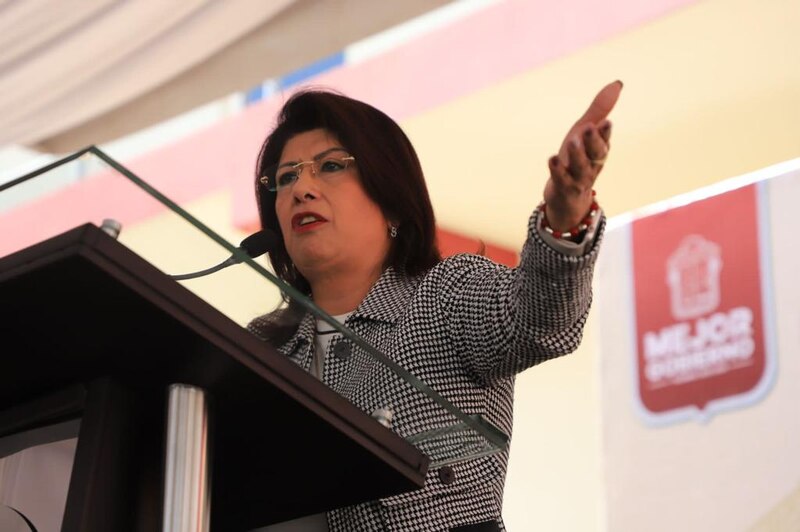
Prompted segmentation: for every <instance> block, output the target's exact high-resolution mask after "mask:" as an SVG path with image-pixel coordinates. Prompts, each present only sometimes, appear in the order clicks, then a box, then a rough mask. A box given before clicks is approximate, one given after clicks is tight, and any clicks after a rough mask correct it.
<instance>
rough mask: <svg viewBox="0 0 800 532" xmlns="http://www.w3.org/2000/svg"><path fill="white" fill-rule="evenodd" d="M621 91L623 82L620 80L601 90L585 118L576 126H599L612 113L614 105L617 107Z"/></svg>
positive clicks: (581, 118)
mask: <svg viewBox="0 0 800 532" xmlns="http://www.w3.org/2000/svg"><path fill="white" fill-rule="evenodd" d="M621 91H622V82H621V81H619V80H617V81H614V82H613V83H609V84H608V85H606V86H605V87H603V88H602V89H600V92H598V93H597V96H595V97H594V100H592V103H591V104H590V105H589V108H588V109H587V110H586V112H585V113H583V116H582V117H580V118H579V119H578V121H577V122H575V125H576V126H582V125H584V124H597V123H598V122H600V121H601V120H604V119H605V118H606V117H607V116H608V115H609V114H610V113H611V110H612V109H614V105H616V103H617V100H618V99H619V93H620V92H621Z"/></svg>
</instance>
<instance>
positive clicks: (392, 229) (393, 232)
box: [389, 225, 397, 238]
mask: <svg viewBox="0 0 800 532" xmlns="http://www.w3.org/2000/svg"><path fill="white" fill-rule="evenodd" d="M389 235H391V237H392V238H397V226H396V225H390V226H389Z"/></svg>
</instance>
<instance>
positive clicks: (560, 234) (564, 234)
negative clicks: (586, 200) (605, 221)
mask: <svg viewBox="0 0 800 532" xmlns="http://www.w3.org/2000/svg"><path fill="white" fill-rule="evenodd" d="M596 194H597V193H596V192H595V191H594V190H592V197H594V196H595V195H596ZM546 207H547V205H546V204H545V203H544V202H542V203H541V204H540V205H539V208H540V209H541V211H542V229H544V230H545V231H547V232H548V233H549V234H551V235H553V238H560V239H562V240H570V239H572V238H575V237H576V236H578V235H580V234H581V233H582V232H583V231H586V230H587V229H588V228H589V226H590V225H592V219H593V218H594V217H595V216H597V212H598V211H599V210H600V206H599V205H598V204H597V201H596V200H594V199H593V200H592V206H591V207H589V214H587V215H586V216H585V217H584V218H583V220H581V221H580V223H579V224H578V225H576V226H575V227H573V228H572V229H569V230H567V231H556V230H555V229H553V228H552V227H550V222H549V221H548V220H547V210H546V209H545V208H546Z"/></svg>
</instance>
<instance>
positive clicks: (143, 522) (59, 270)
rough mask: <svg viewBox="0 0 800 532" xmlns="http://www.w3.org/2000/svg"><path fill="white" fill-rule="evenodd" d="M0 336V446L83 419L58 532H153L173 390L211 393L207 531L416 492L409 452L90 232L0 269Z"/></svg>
mask: <svg viewBox="0 0 800 532" xmlns="http://www.w3.org/2000/svg"><path fill="white" fill-rule="evenodd" d="M0 328H1V329H2V331H3V334H2V342H3V344H2V345H3V349H2V356H0V437H3V436H8V435H12V434H19V433H25V432H26V431H33V430H36V429H40V428H42V427H47V426H53V425H57V424H59V423H63V422H66V421H69V420H77V419H80V429H79V432H78V444H77V450H76V453H75V461H74V463H73V468H72V476H71V479H70V487H69V493H68V496H67V504H66V510H65V515H64V521H63V526H62V530H63V531H64V532H71V531H76V532H77V531H81V532H94V531H97V532H101V531H102V532H106V531H109V530H115V531H124V530H131V531H145V530H146V531H152V530H158V529H161V527H162V523H163V518H164V515H165V512H169V511H170V508H165V507H164V506H165V504H164V503H163V501H164V499H165V488H164V486H165V478H166V476H167V475H168V474H171V473H169V471H170V467H171V466H170V462H169V460H170V459H168V458H165V448H166V445H167V439H168V438H167V436H166V434H165V433H166V432H167V426H168V423H167V402H168V388H169V386H170V385H171V384H174V383H181V384H186V385H190V386H192V387H197V388H199V389H201V390H203V391H204V392H205V398H206V402H207V404H208V412H209V416H208V423H207V427H205V428H206V429H207V431H208V435H209V437H208V440H207V441H208V443H207V447H206V446H205V444H204V448H203V449H202V451H203V452H204V453H205V455H204V456H205V457H206V458H207V461H205V462H204V463H205V464H206V466H205V467H207V477H208V479H209V484H210V488H211V489H210V495H209V501H210V507H211V512H210V515H211V517H210V519H211V529H212V530H223V531H245V530H249V529H252V528H255V527H258V526H263V525H266V524H271V523H275V522H280V521H284V520H288V519H292V518H294V517H298V516H301V515H308V514H313V513H317V512H322V511H325V510H329V509H333V508H337V507H342V506H346V505H350V504H355V503H358V502H362V501H367V500H373V499H376V498H380V497H386V496H389V495H392V494H396V493H400V492H403V491H408V490H412V489H416V488H419V487H421V486H422V485H423V484H424V479H425V474H426V471H427V468H428V458H427V457H426V456H425V455H423V454H422V453H421V452H420V451H419V450H417V449H416V448H415V447H414V446H412V445H411V444H409V443H408V442H406V441H405V440H403V439H402V438H400V437H399V436H397V435H395V434H394V433H393V432H391V431H390V430H388V429H386V428H384V427H383V426H381V425H380V424H379V423H378V422H377V421H375V420H373V419H371V418H370V417H369V416H368V415H367V414H365V413H363V412H361V411H360V410H358V409H357V408H356V407H355V406H353V405H352V404H350V403H349V402H348V401H346V400H345V399H343V398H342V397H340V396H339V395H337V394H336V393H335V392H333V391H331V390H329V389H328V388H327V387H325V386H324V385H323V384H322V383H320V382H319V381H318V380H316V379H314V378H313V377H312V376H310V375H309V374H306V373H305V372H304V371H303V370H302V369H300V368H299V367H297V366H296V365H295V364H294V363H292V362H290V361H289V360H287V359H286V358H284V357H283V356H281V355H279V354H278V353H276V352H275V351H274V350H272V349H271V348H270V347H268V346H267V345H265V344H264V343H263V342H261V341H260V340H258V339H257V338H255V337H254V336H252V335H251V334H250V333H249V332H248V331H246V330H245V329H243V328H242V327H241V326H239V325H237V324H236V323H234V322H233V321H231V320H230V319H228V318H227V317H225V316H223V315H222V314H221V313H220V312H218V311H217V310H216V309H214V308H213V307H212V306H210V305H209V304H208V303H206V302H205V301H203V300H202V299H200V298H198V297H197V296H195V295H194V294H192V293H191V292H190V291H188V290H187V289H185V288H184V287H182V286H180V285H179V284H177V283H176V282H175V281H173V280H171V279H170V278H169V277H168V276H167V275H165V274H164V273H162V272H160V271H159V270H157V269H156V268H155V267H153V266H152V265H151V264H149V263H148V262H146V261H145V260H144V259H142V258H141V257H139V256H138V255H136V254H135V253H133V252H132V251H131V250H129V249H128V248H126V247H125V246H123V245H122V244H120V243H119V242H117V241H116V240H114V239H113V238H112V237H110V236H108V235H107V234H105V233H104V232H103V231H101V230H100V229H99V228H97V227H96V226H94V225H84V226H81V227H78V228H75V229H73V230H71V231H68V232H66V233H63V234H61V235H59V236H56V237H54V238H51V239H49V240H46V241H43V242H40V243H39V244H36V245H34V246H31V247H29V248H27V249H24V250H22V251H18V252H16V253H14V254H12V255H9V256H6V257H4V258H2V259H0ZM178 454H179V455H180V454H181V453H178ZM202 474H203V472H201V476H202ZM169 489H173V488H168V489H166V490H167V491H169ZM34 525H35V523H34Z"/></svg>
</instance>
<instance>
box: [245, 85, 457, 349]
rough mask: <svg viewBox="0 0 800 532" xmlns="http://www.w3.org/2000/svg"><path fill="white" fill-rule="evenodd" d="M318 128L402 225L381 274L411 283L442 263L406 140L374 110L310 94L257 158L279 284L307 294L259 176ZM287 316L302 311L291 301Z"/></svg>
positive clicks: (302, 95)
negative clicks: (390, 271) (386, 271)
mask: <svg viewBox="0 0 800 532" xmlns="http://www.w3.org/2000/svg"><path fill="white" fill-rule="evenodd" d="M318 128H322V129H325V130H327V131H329V132H330V133H332V134H333V135H334V136H335V137H336V138H337V139H338V140H339V142H341V144H342V147H344V148H345V149H346V150H347V151H348V152H349V153H350V154H351V155H353V156H354V157H355V160H356V165H357V168H358V172H359V175H360V176H361V186H362V187H363V188H364V191H365V192H366V194H367V196H368V197H369V198H370V199H371V200H372V201H374V202H375V204H377V205H378V207H379V208H380V209H381V212H382V213H383V215H384V217H385V218H386V219H387V220H389V221H391V222H392V223H393V224H395V225H397V226H398V229H399V230H398V233H397V237H396V238H393V239H392V240H391V247H390V249H389V253H388V255H387V257H386V263H385V265H384V267H389V266H392V267H394V268H395V269H396V270H398V271H402V272H404V273H405V274H407V275H412V276H413V275H419V274H421V273H424V272H426V271H428V270H429V269H430V268H432V267H433V266H434V265H435V264H436V263H437V262H439V261H440V260H441V256H440V255H439V250H438V248H437V246H436V221H435V218H434V215H433V207H432V206H431V201H430V197H429V196H428V188H427V186H426V185H425V177H424V175H423V173H422V167H421V166H420V163H419V158H418V157H417V153H416V151H415V150H414V147H413V146H412V145H411V141H409V140H408V137H407V136H406V134H405V133H404V132H403V130H402V129H401V128H400V126H399V125H397V123H396V122H395V121H394V120H392V119H391V118H389V117H388V116H387V115H386V114H385V113H383V112H382V111H379V110H378V109H376V108H374V107H372V106H371V105H368V104H366V103H363V102H360V101H358V100H354V99H352V98H348V97H347V96H343V95H341V94H337V93H334V92H330V91H324V90H318V89H313V90H304V91H301V92H298V93H296V94H294V95H293V96H292V97H291V98H289V100H288V101H287V102H286V103H285V104H284V106H283V109H281V112H280V114H279V115H278V123H277V126H276V127H275V129H274V130H273V131H272V133H270V135H269V136H268V137H267V139H266V140H265V141H264V144H263V146H262V147H261V152H260V154H259V157H258V166H257V171H256V181H255V185H256V201H257V202H258V212H259V216H260V218H261V226H262V227H263V228H265V229H271V230H273V231H274V232H275V233H276V234H277V235H278V245H277V246H276V249H275V250H274V251H272V252H271V253H270V262H271V263H272V266H273V268H274V269H275V273H276V274H277V275H278V277H280V278H281V279H282V280H284V281H286V282H287V283H288V284H290V285H292V286H293V287H295V288H297V289H298V290H300V291H301V292H303V293H305V294H310V290H311V289H310V286H309V284H308V281H307V280H306V279H305V278H304V277H303V276H302V274H301V273H300V272H299V271H298V270H297V268H296V267H295V266H294V264H293V263H292V260H291V258H290V257H289V254H288V252H287V251H286V247H285V245H284V241H283V235H282V234H281V231H280V227H279V225H278V218H277V215H276V213H275V193H274V192H270V191H269V190H268V189H267V187H266V186H265V185H263V184H261V183H260V181H259V177H260V176H262V175H265V174H266V172H267V169H268V168H270V167H273V166H275V165H276V164H278V163H279V162H280V157H281V153H282V152H283V148H284V146H285V145H286V143H287V142H288V141H289V139H291V138H292V137H293V136H295V135H297V134H299V133H303V132H306V131H310V130H312V129H318ZM284 297H285V296H284ZM287 310H294V311H295V312H290V314H294V316H292V317H293V318H296V317H297V316H296V314H297V311H299V309H296V308H293V305H292V304H291V302H289V309H287ZM287 317H289V316H287ZM295 325H296V323H295ZM281 336H282V335H281Z"/></svg>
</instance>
